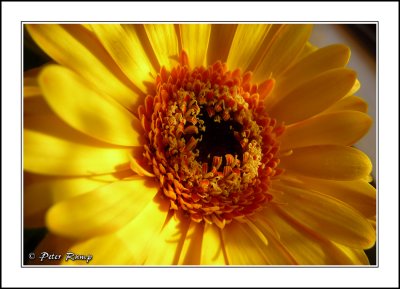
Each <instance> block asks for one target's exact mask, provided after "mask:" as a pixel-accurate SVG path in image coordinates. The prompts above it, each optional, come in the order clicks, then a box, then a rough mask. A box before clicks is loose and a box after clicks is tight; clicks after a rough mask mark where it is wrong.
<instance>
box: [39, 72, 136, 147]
mask: <svg viewBox="0 0 400 289" xmlns="http://www.w3.org/2000/svg"><path fill="white" fill-rule="evenodd" d="M39 83H40V86H41V88H42V90H43V95H44V97H45V98H46V100H47V102H48V103H49V105H50V106H51V107H52V108H53V110H54V111H55V112H56V113H57V114H58V115H59V116H60V117H61V118H62V119H63V120H64V121H65V122H67V123H68V124H69V125H71V126H72V127H74V128H75V129H77V130H79V131H81V132H83V133H85V134H88V135H90V136H92V137H94V138H96V139H99V140H102V141H105V142H108V143H112V144H117V145H125V146H139V145H140V144H141V143H142V141H141V126H140V122H139V120H138V119H137V118H136V117H135V116H134V115H133V114H131V113H130V112H129V111H128V110H126V109H125V108H124V107H122V106H121V105H120V104H119V103H117V102H116V101H114V100H113V99H111V98H106V97H103V96H102V95H99V94H98V93H96V91H94V90H93V89H91V88H90V87H88V86H87V85H86V84H85V83H84V82H83V81H82V79H81V78H80V77H79V76H78V75H77V74H75V73H74V72H72V71H71V70H69V69H67V68H64V67H62V66H58V65H50V66H47V67H46V68H45V69H43V71H42V73H41V75H40V77H39Z"/></svg>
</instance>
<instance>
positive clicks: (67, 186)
mask: <svg viewBox="0 0 400 289" xmlns="http://www.w3.org/2000/svg"><path fill="white" fill-rule="evenodd" d="M106 184H107V182H104V181H96V180H92V179H90V178H59V177H58V178H53V177H48V178H47V179H44V180H42V181H38V182H33V183H32V184H28V185H26V186H25V187H24V220H25V221H24V225H25V226H29V227H40V226H41V227H44V226H45V212H46V210H47V209H48V208H50V207H51V206H52V205H54V204H56V203H58V202H61V201H63V200H66V199H69V198H72V197H75V196H78V195H81V194H84V193H87V192H89V191H92V190H94V189H96V188H98V187H100V186H104V185H106ZM37 215H39V216H37Z"/></svg>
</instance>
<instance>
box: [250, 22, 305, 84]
mask: <svg viewBox="0 0 400 289" xmlns="http://www.w3.org/2000/svg"><path fill="white" fill-rule="evenodd" d="M311 30H312V25H308V24H306V25H303V24H301V25H300V24H295V25H293V24H292V25H291V24H288V25H285V26H284V27H282V29H281V31H279V33H277V35H276V37H274V38H273V39H272V43H271V46H270V47H269V49H268V50H267V52H266V54H265V56H264V58H263V60H262V61H261V63H260V64H259V65H258V66H257V67H256V69H255V70H254V78H253V80H254V81H255V82H256V83H260V82H262V81H264V80H265V79H268V78H269V77H270V75H272V77H273V78H276V77H277V76H278V75H280V74H281V73H282V72H284V71H285V70H286V69H288V68H289V66H290V64H291V63H292V62H293V61H294V60H295V59H296V57H297V56H298V55H299V54H300V52H301V51H302V49H303V47H304V46H305V44H306V42H307V40H308V38H309V37H310V34H311Z"/></svg>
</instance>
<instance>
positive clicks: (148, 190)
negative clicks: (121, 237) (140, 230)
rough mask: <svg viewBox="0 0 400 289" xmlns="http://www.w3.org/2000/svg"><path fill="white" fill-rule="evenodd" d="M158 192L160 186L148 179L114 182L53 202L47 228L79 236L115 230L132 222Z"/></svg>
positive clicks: (47, 219)
mask: <svg viewBox="0 0 400 289" xmlns="http://www.w3.org/2000/svg"><path fill="white" fill-rule="evenodd" d="M157 191H158V185H157V184H156V183H155V182H153V181H152V180H151V179H148V178H143V177H137V178H136V179H130V180H124V181H118V182H114V183H112V184H109V185H106V186H102V187H100V188H98V189H96V190H94V191H92V192H90V193H87V194H83V195H80V196H77V197H74V198H72V199H68V200H65V201H63V202H61V203H58V204H56V205H54V206H53V207H52V208H51V209H50V210H49V212H48V213H47V216H46V223H47V227H48V228H49V230H50V231H52V232H54V233H57V234H59V235H63V236H68V237H71V238H79V239H84V238H87V237H92V236H96V235H100V234H105V233H108V232H113V231H115V230H117V229H119V228H121V227H122V226H124V225H126V224H128V223H129V222H130V221H132V220H133V219H134V218H135V216H136V215H138V214H139V213H140V212H141V211H142V210H143V208H144V207H145V206H146V205H147V204H148V203H149V202H151V199H152V198H153V197H154V196H155V194H156V193H157Z"/></svg>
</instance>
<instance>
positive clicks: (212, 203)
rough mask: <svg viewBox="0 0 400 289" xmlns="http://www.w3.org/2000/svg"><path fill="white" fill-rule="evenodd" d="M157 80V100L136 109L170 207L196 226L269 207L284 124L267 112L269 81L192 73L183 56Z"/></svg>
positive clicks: (214, 70)
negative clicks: (266, 99)
mask: <svg viewBox="0 0 400 289" xmlns="http://www.w3.org/2000/svg"><path fill="white" fill-rule="evenodd" d="M179 59H180V63H179V64H178V65H177V66H176V67H175V68H173V69H172V70H171V71H170V72H169V71H167V70H166V69H165V68H164V67H163V68H162V69H161V71H160V73H159V75H158V76H157V78H156V94H155V95H154V96H152V95H149V96H147V97H146V99H145V103H144V105H142V106H140V107H139V118H140V120H141V123H142V126H143V128H144V130H145V131H146V133H147V136H148V137H147V140H148V142H147V144H146V145H145V152H144V157H145V158H146V159H147V161H148V164H149V165H150V166H151V167H152V168H153V173H154V175H155V176H156V177H157V178H158V180H159V182H160V187H161V192H162V193H163V194H164V196H165V197H167V198H169V199H170V204H171V205H170V208H171V209H173V210H183V211H184V212H185V213H186V214H188V215H190V217H191V219H192V220H193V221H195V222H203V221H204V222H207V223H210V224H215V225H217V226H219V227H221V228H222V227H224V226H225V225H226V224H228V223H229V222H231V221H232V220H233V219H237V220H240V219H242V218H243V216H246V215H249V214H252V213H254V212H255V211H257V210H259V209H260V208H262V206H263V204H264V203H266V202H268V201H270V200H271V198H272V196H271V195H270V194H268V185H269V181H270V178H272V177H274V176H276V175H278V174H280V173H281V171H280V170H279V169H278V168H277V165H278V164H279V159H278V157H277V153H278V151H279V143H278V137H279V136H280V135H281V134H282V133H283V131H284V126H283V125H282V124H277V122H276V120H275V119H271V118H270V117H268V115H267V114H266V113H265V110H264V106H263V105H264V100H265V98H266V97H267V96H268V95H269V93H270V92H271V90H272V89H273V85H274V80H272V79H270V80H267V81H265V82H264V83H262V84H261V85H260V86H257V85H256V84H252V83H251V78H252V74H251V72H246V73H244V74H242V73H241V71H240V70H239V69H237V70H235V71H233V72H232V71H229V70H228V68H227V66H226V64H224V63H221V62H216V63H214V64H213V65H211V66H209V67H208V68H205V67H196V68H194V69H193V70H191V69H190V68H189V65H188V57H187V55H186V53H184V52H183V53H182V54H181V56H180V58H179Z"/></svg>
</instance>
